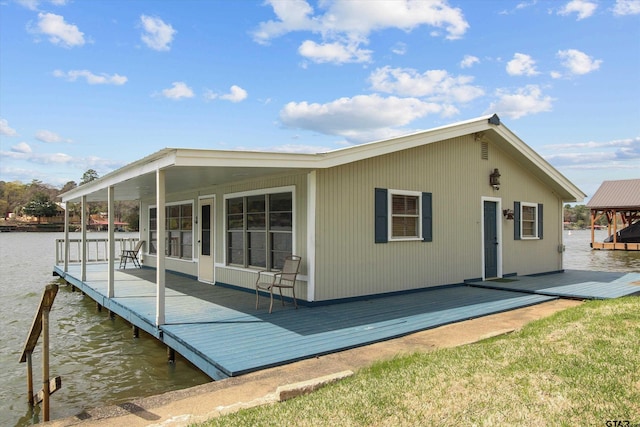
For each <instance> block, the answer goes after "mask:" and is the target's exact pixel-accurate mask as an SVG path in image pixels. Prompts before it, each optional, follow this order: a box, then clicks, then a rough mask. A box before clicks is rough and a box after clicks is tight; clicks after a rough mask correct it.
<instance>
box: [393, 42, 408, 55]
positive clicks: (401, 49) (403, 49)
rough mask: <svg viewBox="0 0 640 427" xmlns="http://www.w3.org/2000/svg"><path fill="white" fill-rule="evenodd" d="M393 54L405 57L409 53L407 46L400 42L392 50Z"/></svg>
mask: <svg viewBox="0 0 640 427" xmlns="http://www.w3.org/2000/svg"><path fill="white" fill-rule="evenodd" d="M391 52H393V53H395V54H396V55H405V54H406V53H407V44H406V43H402V42H398V43H396V44H395V45H394V46H393V47H392V48H391Z"/></svg>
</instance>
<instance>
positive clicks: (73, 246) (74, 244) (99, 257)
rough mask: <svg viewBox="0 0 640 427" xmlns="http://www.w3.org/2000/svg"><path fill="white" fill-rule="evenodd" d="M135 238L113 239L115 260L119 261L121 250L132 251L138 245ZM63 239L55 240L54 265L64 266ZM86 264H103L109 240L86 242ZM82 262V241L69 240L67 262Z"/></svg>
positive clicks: (89, 240)
mask: <svg viewBox="0 0 640 427" xmlns="http://www.w3.org/2000/svg"><path fill="white" fill-rule="evenodd" d="M138 240H140V239H138V238H137V237H131V238H117V239H115V248H116V250H115V258H116V259H119V258H120V254H121V253H122V251H123V250H133V248H134V247H135V246H136V243H138ZM64 242H65V240H64V239H56V265H61V264H64ZM86 245H87V262H105V261H107V256H108V253H109V239H107V238H97V239H96V238H93V239H87V240H86ZM81 261H82V239H69V262H70V263H79V262H81Z"/></svg>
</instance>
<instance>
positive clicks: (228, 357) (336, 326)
mask: <svg viewBox="0 0 640 427" xmlns="http://www.w3.org/2000/svg"><path fill="white" fill-rule="evenodd" d="M106 267H107V265H106V264H96V265H90V266H88V272H87V280H86V281H85V282H82V281H80V280H79V279H78V277H79V274H80V271H79V266H75V265H72V266H70V267H69V271H68V272H67V273H63V272H62V271H61V270H60V268H59V267H55V268H56V272H57V273H58V274H60V275H61V276H63V277H64V278H65V280H67V281H68V282H70V283H72V284H74V285H75V286H77V287H78V288H80V289H81V290H82V291H83V292H85V294H86V295H88V296H90V297H91V298H93V299H94V300H96V301H98V302H99V303H100V304H102V305H103V306H105V307H106V308H108V309H110V310H112V311H113V312H115V313H116V314H117V315H119V316H121V317H122V318H124V319H126V320H127V321H129V322H131V323H132V324H134V325H136V326H138V327H140V328H141V329H143V330H145V331H147V332H149V333H150V334H151V335H153V336H155V337H156V338H158V339H159V340H161V341H163V342H164V343H166V344H167V345H168V346H170V347H171V348H173V349H174V350H176V351H178V352H179V353H180V354H182V355H183V356H184V357H185V358H186V359H188V360H190V361H191V362H192V363H193V364H194V365H196V366H197V367H198V368H200V369H201V370H202V371H203V372H205V373H206V374H207V375H209V376H210V377H211V378H213V379H222V378H226V377H229V376H235V375H241V374H244V373H248V372H252V371H256V370H260V369H264V368H267V367H272V366H278V365H282V364H286V363H289V362H292V361H297V360H302V359H306V358H311V357H315V356H320V355H324V354H329V353H333V352H337V351H340V350H345V349H349V348H354V347H358V346H362V345H366V344H370V343H374V342H378V341H384V340H388V339H391V338H395V337H399V336H403V335H407V334H410V333H413V332H417V331H420V330H425V329H430V328H435V327H438V326H441V325H445V324H449V323H454V322H458V321H462V320H465V319H470V318H475V317H481V316H486V315H489V314H493V313H498V312H503V311H508V310H512V309H515V308H520V307H525V306H529V305H534V304H539V303H542V302H545V301H550V300H552V299H555V298H557V296H556V295H543V294H539V293H534V292H533V290H535V289H537V288H539V289H538V290H541V289H542V290H544V289H546V288H549V287H550V284H549V283H550V282H549V276H541V277H543V279H539V278H538V279H535V280H534V279H533V278H532V279H528V281H520V280H519V281H518V282H509V283H495V282H491V285H499V286H502V285H510V286H505V287H504V288H502V289H495V288H491V289H490V288H487V287H484V286H481V285H482V284H478V283H473V286H466V285H458V286H449V287H443V288H435V289H430V290H424V291H420V292H413V293H407V294H400V295H392V296H385V297H383V298H371V299H361V300H357V301H353V302H346V303H340V304H333V305H320V306H300V307H299V308H298V309H297V310H296V309H294V307H293V306H292V304H291V303H287V304H286V305H285V307H282V306H281V305H280V302H279V301H275V302H274V311H273V313H272V314H269V313H268V309H269V300H268V298H267V297H261V300H260V307H259V309H258V310H256V309H255V294H253V293H251V292H245V291H239V290H235V289H230V288H226V287H220V286H213V285H208V284H204V283H200V282H198V281H196V280H193V279H190V278H188V277H184V276H179V275H174V274H171V273H167V275H166V290H165V294H166V308H165V319H166V324H164V325H162V326H160V327H159V328H158V327H156V326H155V325H154V322H155V310H156V299H155V292H156V285H155V283H154V282H155V271H153V270H151V269H126V270H116V272H115V288H114V289H115V295H114V297H113V298H107V297H106V296H105V295H106V294H107V281H106V274H107V272H106V269H107V268H106ZM634 277H635V276H634ZM544 278H546V279H544ZM579 278H580V279H582V282H576V281H575V280H576V277H575V275H573V278H571V280H568V279H567V278H566V277H561V278H558V279H557V280H555V281H554V282H553V285H551V288H552V289H555V288H561V287H571V292H577V290H576V289H573V288H574V287H579V286H583V287H584V288H585V289H588V290H589V291H590V292H592V290H593V289H595V290H597V289H599V286H600V287H601V286H602V283H603V280H604V279H606V280H608V282H607V283H609V284H611V283H614V285H610V286H618V285H620V286H623V287H625V286H626V287H628V286H632V285H629V284H628V281H629V279H630V277H625V276H622V275H616V276H615V277H614V276H611V275H608V276H606V275H605V276H603V275H598V274H596V275H594V274H587V275H581V276H580V277H579ZM631 278H633V277H631ZM519 279H520V278H519ZM544 280H546V282H545V281H544ZM637 280H640V277H638V278H637ZM514 283H515V284H517V285H516V286H513V284H514ZM536 283H537V284H536ZM540 283H546V284H545V285H544V286H543V285H540ZM578 283H581V285H579V284H578ZM597 284H600V285H599V286H596V285H597ZM536 287H537V288H536ZM636 288H638V289H637V290H640V287H638V286H636ZM567 289H568V288H567ZM594 292H595V291H594Z"/></svg>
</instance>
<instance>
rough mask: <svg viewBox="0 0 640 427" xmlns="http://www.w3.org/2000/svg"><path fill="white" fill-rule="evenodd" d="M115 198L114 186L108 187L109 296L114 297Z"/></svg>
mask: <svg viewBox="0 0 640 427" xmlns="http://www.w3.org/2000/svg"><path fill="white" fill-rule="evenodd" d="M113 198H114V188H113V186H110V187H109V189H108V196H107V202H108V206H109V207H108V208H107V215H108V217H109V228H108V230H109V237H108V242H109V250H108V252H109V253H108V254H107V269H108V270H107V271H108V273H107V277H108V283H107V297H109V298H113V296H114V294H115V293H114V282H115V280H114V276H115V262H116V261H115V252H116V242H115V240H114V235H113V234H114V233H113V232H114V227H113V217H114V216H115V209H114V203H113Z"/></svg>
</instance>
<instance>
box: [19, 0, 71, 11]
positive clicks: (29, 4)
mask: <svg viewBox="0 0 640 427" xmlns="http://www.w3.org/2000/svg"><path fill="white" fill-rule="evenodd" d="M49 2H50V3H51V4H53V5H55V6H64V5H65V4H67V0H49ZM17 3H18V4H20V5H22V6H24V7H26V8H27V9H29V10H38V6H40V3H41V1H40V0H17Z"/></svg>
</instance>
